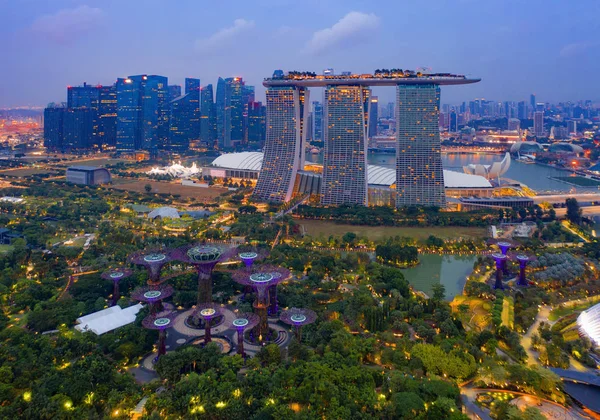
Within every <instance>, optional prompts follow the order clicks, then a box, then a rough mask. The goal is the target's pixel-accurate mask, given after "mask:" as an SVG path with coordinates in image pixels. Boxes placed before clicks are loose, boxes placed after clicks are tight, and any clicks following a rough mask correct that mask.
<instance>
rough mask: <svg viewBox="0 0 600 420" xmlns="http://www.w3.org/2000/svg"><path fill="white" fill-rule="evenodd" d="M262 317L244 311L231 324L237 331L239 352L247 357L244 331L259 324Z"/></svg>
mask: <svg viewBox="0 0 600 420" xmlns="http://www.w3.org/2000/svg"><path fill="white" fill-rule="evenodd" d="M259 322H260V317H259V316H258V315H256V314H253V313H252V312H244V313H241V314H238V316H237V318H236V319H234V320H233V322H232V323H231V326H232V327H233V328H235V330H236V331H237V340H238V345H237V354H239V355H241V356H242V357H246V353H245V352H244V331H246V330H250V329H252V328H254V327H256V326H257V325H258V323H259Z"/></svg>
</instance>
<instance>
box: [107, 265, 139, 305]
mask: <svg viewBox="0 0 600 420" xmlns="http://www.w3.org/2000/svg"><path fill="white" fill-rule="evenodd" d="M131 273H133V271H131V270H130V269H128V268H111V269H110V270H107V271H105V272H104V273H102V274H101V275H100V277H102V278H103V279H104V280H110V281H112V282H113V297H112V301H111V304H110V306H115V305H116V304H117V302H118V300H119V298H120V295H119V282H120V281H121V280H123V279H124V278H127V277H129V276H131Z"/></svg>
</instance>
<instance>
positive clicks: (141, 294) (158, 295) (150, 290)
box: [131, 284, 174, 314]
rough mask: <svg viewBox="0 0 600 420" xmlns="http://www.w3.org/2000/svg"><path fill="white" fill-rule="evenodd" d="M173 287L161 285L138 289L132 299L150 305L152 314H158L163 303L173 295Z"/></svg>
mask: <svg viewBox="0 0 600 420" xmlns="http://www.w3.org/2000/svg"><path fill="white" fill-rule="evenodd" d="M173 292H174V290H173V287H172V286H169V285H168V284H159V285H156V286H144V287H138V288H136V289H135V290H134V291H133V293H132V294H131V297H132V298H133V299H134V300H137V301H138V302H144V303H148V304H149V305H150V313H152V314H154V313H156V312H158V310H159V309H160V307H161V302H162V301H163V300H165V299H167V298H168V297H170V296H171V295H173Z"/></svg>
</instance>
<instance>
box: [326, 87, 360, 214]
mask: <svg viewBox="0 0 600 420" xmlns="http://www.w3.org/2000/svg"><path fill="white" fill-rule="evenodd" d="M370 93H371V91H370V90H369V89H368V88H366V87H362V86H343V85H337V86H327V87H326V88H325V121H324V122H325V124H324V130H323V134H324V143H325V152H324V155H323V182H322V184H321V203H322V204H325V205H331V204H333V205H340V204H360V205H364V206H366V205H367V204H368V203H367V197H368V194H367V154H366V136H367V121H368V108H369V96H370Z"/></svg>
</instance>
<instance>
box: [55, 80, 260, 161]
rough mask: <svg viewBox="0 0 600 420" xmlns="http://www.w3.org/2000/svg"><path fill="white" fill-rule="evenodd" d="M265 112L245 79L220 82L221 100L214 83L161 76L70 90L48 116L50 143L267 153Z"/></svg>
mask: <svg viewBox="0 0 600 420" xmlns="http://www.w3.org/2000/svg"><path fill="white" fill-rule="evenodd" d="M265 115H266V112H265V107H264V106H263V105H262V103H261V102H256V101H255V98H254V87H253V86H247V85H246V84H245V83H244V81H243V80H242V78H239V77H232V78H227V79H222V78H219V81H218V83H217V92H216V101H215V97H214V94H213V86H212V85H211V84H209V85H206V86H204V87H202V86H201V84H200V79H194V78H186V79H185V86H184V90H183V94H182V89H181V86H178V85H169V84H168V78H167V77H165V76H158V75H135V76H129V77H126V78H119V79H117V81H116V83H115V84H114V85H112V86H91V85H88V84H86V83H84V84H83V86H77V87H68V89H67V103H66V104H65V103H61V104H56V103H51V104H49V105H48V107H47V108H46V109H45V111H44V143H45V145H46V147H48V148H49V149H53V150H59V151H69V150H78V149H98V150H116V151H117V152H119V153H132V152H136V151H145V152H148V153H149V154H150V155H151V156H156V154H157V153H158V152H159V151H161V150H166V151H169V152H175V153H185V152H187V151H188V150H189V149H190V147H192V146H200V147H204V148H209V149H213V148H218V149H232V148H235V147H237V146H240V145H244V146H249V147H253V148H260V147H262V144H263V142H264V139H265Z"/></svg>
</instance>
